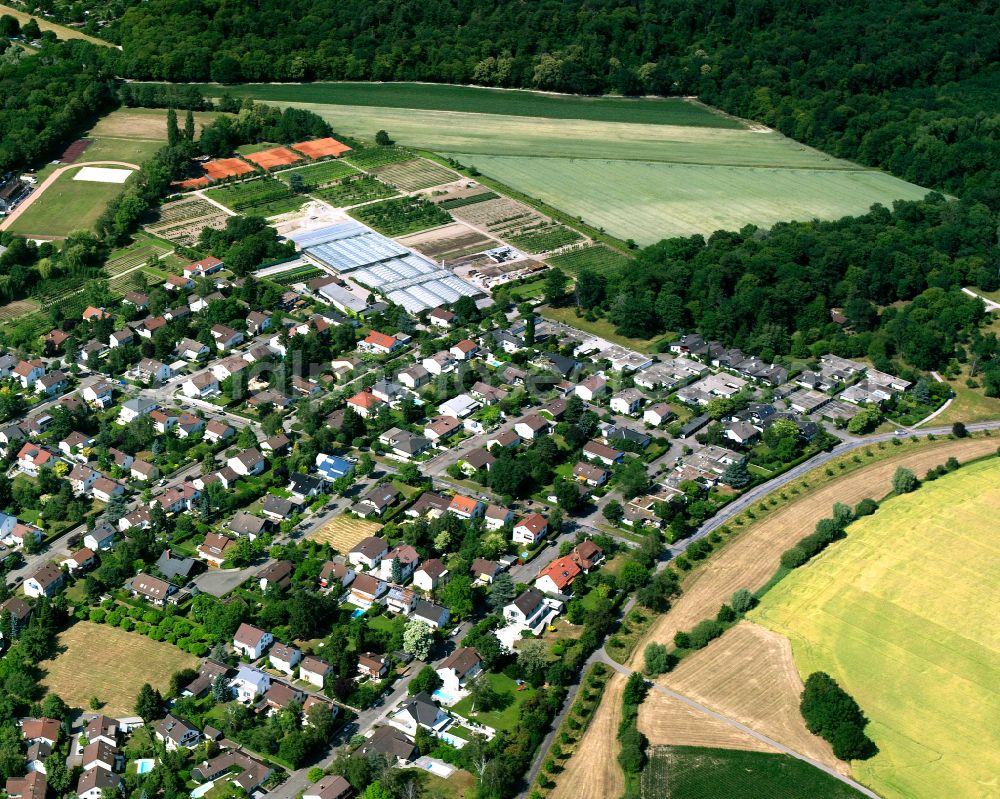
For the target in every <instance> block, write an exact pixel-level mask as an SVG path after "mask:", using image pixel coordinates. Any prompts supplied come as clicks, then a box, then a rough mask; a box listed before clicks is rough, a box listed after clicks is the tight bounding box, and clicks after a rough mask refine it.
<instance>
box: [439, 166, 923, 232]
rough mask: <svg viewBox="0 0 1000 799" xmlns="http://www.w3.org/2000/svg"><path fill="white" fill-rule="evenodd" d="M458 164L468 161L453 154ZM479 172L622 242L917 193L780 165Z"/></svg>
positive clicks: (889, 182) (814, 214) (871, 176)
mask: <svg viewBox="0 0 1000 799" xmlns="http://www.w3.org/2000/svg"><path fill="white" fill-rule="evenodd" d="M452 157H454V158H456V159H458V160H463V159H464V160H465V161H466V162H468V163H472V159H470V158H469V157H467V156H462V155H461V154H452ZM474 163H475V165H476V167H477V168H478V169H480V170H481V171H482V172H483V174H484V175H489V176H490V177H493V178H496V179H497V180H499V181H501V182H503V183H506V184H508V185H510V186H513V187H515V188H517V189H518V190H519V191H522V192H524V193H525V194H527V195H528V196H529V197H535V198H537V199H540V200H542V201H543V202H546V203H548V204H550V205H552V206H555V207H557V208H559V209H561V210H563V211H566V212H567V213H570V214H572V215H573V216H578V217H582V218H583V220H584V221H585V222H587V223H589V224H591V225H594V226H595V227H603V228H605V229H606V230H607V231H608V232H609V233H611V234H612V235H615V236H618V237H619V238H621V239H634V240H635V241H636V242H638V243H640V244H651V243H653V242H655V241H658V240H659V239H661V238H663V237H664V236H689V235H693V234H696V233H700V234H702V235H707V234H710V233H712V232H714V231H716V230H720V229H728V230H732V229H738V228H740V227H742V226H744V225H746V224H755V225H758V226H761V227H770V226H771V225H773V224H775V223H776V222H781V221H790V220H796V219H797V220H809V219H813V218H819V219H836V218H839V217H841V216H845V215H848V214H860V213H864V212H865V211H867V210H868V208H869V207H870V206H871V205H872V204H874V203H882V204H891V203H892V201H893V200H896V199H905V200H913V199H918V198H920V197H922V196H923V195H924V193H925V192H924V190H923V189H921V188H920V187H918V186H914V185H913V184H910V183H907V182H906V181H903V180H899V179H898V178H894V177H892V176H891V175H886V174H884V173H882V172H876V171H873V170H844V169H782V168H756V167H739V166H702V165H693V164H664V163H642V162H638V161H609V160H598V159H569V158H565V159H564V158H519V157H509V156H480V155H477V156H475V159H474Z"/></svg>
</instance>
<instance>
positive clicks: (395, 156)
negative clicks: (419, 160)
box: [347, 147, 413, 169]
mask: <svg viewBox="0 0 1000 799" xmlns="http://www.w3.org/2000/svg"><path fill="white" fill-rule="evenodd" d="M412 159H413V153H411V152H410V151H409V150H405V149H403V148H402V147H365V148H359V149H357V150H355V151H354V152H352V153H349V154H348V155H347V160H348V161H349V162H350V163H351V164H354V166H356V167H359V168H361V169H374V168H375V167H380V166H386V165H387V164H398V163H400V162H401V161H410V160H412Z"/></svg>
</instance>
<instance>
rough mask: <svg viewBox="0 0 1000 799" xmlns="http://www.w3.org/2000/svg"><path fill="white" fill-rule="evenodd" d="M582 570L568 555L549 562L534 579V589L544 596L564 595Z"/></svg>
mask: <svg viewBox="0 0 1000 799" xmlns="http://www.w3.org/2000/svg"><path fill="white" fill-rule="evenodd" d="M582 573H583V569H581V568H580V566H579V564H578V563H577V562H576V561H575V560H574V559H573V558H572V557H570V556H569V555H566V556H564V557H561V558H556V559H555V560H553V561H551V562H550V563H549V564H548V565H547V566H546V567H545V568H544V569H542V570H541V571H540V572H539V573H538V577H536V578H535V588H537V589H538V590H539V591H542V592H543V593H546V594H565V593H567V590H568V589H569V587H570V586H571V585H572V584H573V581H574V580H575V579H576V578H577V577H579V576H580V574H582Z"/></svg>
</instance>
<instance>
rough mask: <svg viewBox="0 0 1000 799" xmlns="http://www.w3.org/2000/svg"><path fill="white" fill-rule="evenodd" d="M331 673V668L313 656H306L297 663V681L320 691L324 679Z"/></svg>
mask: <svg viewBox="0 0 1000 799" xmlns="http://www.w3.org/2000/svg"><path fill="white" fill-rule="evenodd" d="M332 671H333V666H331V665H330V664H329V663H327V662H326V661H325V660H321V659H320V658H318V657H314V656H313V655H306V656H305V657H304V658H302V660H301V661H300V662H299V679H300V680H304V681H305V682H307V683H309V684H310V685H311V686H313V687H314V688H320V689H322V688H323V685H324V684H325V683H326V678H327V677H328V676H329V675H330V673H331V672H332Z"/></svg>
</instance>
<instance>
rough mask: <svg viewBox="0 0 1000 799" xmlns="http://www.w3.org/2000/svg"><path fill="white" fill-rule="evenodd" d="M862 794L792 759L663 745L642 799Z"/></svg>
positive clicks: (849, 798)
mask: <svg viewBox="0 0 1000 799" xmlns="http://www.w3.org/2000/svg"><path fill="white" fill-rule="evenodd" d="M860 796H861V794H859V793H858V792H857V791H855V790H854V789H853V788H851V787H850V786H848V785H844V783H842V782H839V781H838V780H836V779H834V778H833V777H831V776H829V775H828V774H824V773H823V772H822V771H820V770H819V769H816V768H813V767H812V766H810V765H809V764H808V763H803V762H802V761H801V760H796V759H795V758H793V757H789V756H788V755H780V754H766V753H763V752H737V751H734V750H732V749H709V748H703V747H697V746H657V747H654V748H653V749H651V750H650V753H649V762H648V764H647V765H646V768H645V770H644V771H643V775H642V799H760V797H768V799H854V798H855V797H860Z"/></svg>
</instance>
